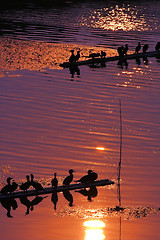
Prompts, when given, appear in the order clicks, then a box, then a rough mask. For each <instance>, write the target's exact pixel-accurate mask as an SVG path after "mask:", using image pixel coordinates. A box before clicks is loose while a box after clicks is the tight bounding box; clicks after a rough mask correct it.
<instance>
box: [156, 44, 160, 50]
mask: <svg viewBox="0 0 160 240" xmlns="http://www.w3.org/2000/svg"><path fill="white" fill-rule="evenodd" d="M159 49H160V42H157V44H156V46H155V50H156V51H158V50H159Z"/></svg>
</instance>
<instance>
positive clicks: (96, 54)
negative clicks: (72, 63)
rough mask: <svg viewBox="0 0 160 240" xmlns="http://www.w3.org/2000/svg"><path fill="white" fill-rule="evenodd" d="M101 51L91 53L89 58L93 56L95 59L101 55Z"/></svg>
mask: <svg viewBox="0 0 160 240" xmlns="http://www.w3.org/2000/svg"><path fill="white" fill-rule="evenodd" d="M99 56H100V53H90V54H89V58H92V60H94V58H95V57H99Z"/></svg>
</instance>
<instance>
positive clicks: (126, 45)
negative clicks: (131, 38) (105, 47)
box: [123, 44, 128, 55]
mask: <svg viewBox="0 0 160 240" xmlns="http://www.w3.org/2000/svg"><path fill="white" fill-rule="evenodd" d="M127 52H128V44H125V47H124V48H123V54H124V55H127Z"/></svg>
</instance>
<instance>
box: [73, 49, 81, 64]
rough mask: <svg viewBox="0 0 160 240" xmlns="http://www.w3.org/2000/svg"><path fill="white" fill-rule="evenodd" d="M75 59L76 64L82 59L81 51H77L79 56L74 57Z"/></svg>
mask: <svg viewBox="0 0 160 240" xmlns="http://www.w3.org/2000/svg"><path fill="white" fill-rule="evenodd" d="M74 58H75V62H77V61H78V60H79V58H80V51H77V55H76V56H75V57H74Z"/></svg>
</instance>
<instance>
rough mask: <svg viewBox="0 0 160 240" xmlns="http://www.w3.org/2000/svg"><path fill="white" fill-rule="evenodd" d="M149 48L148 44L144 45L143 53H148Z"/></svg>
mask: <svg viewBox="0 0 160 240" xmlns="http://www.w3.org/2000/svg"><path fill="white" fill-rule="evenodd" d="M148 47H149V45H148V44H144V46H143V53H146V52H147V50H148Z"/></svg>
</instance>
